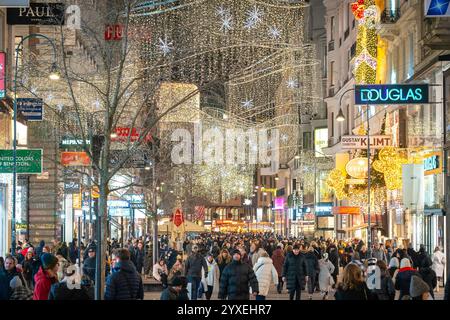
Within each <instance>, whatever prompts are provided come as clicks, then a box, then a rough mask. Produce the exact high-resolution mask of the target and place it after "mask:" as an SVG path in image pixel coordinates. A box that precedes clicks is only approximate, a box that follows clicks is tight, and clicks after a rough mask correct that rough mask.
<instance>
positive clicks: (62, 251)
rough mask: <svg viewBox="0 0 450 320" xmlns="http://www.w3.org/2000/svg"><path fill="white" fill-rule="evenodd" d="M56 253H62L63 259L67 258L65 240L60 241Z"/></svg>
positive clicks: (67, 250) (67, 252)
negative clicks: (60, 243)
mask: <svg viewBox="0 0 450 320" xmlns="http://www.w3.org/2000/svg"><path fill="white" fill-rule="evenodd" d="M56 255H62V256H63V257H64V259H66V260H69V248H68V247H67V243H65V242H63V243H62V245H61V247H60V248H59V249H58V251H57V253H56Z"/></svg>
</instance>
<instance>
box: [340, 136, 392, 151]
mask: <svg viewBox="0 0 450 320" xmlns="http://www.w3.org/2000/svg"><path fill="white" fill-rule="evenodd" d="M341 144H342V148H343V149H367V136H342V138H341ZM391 144H392V139H391V137H390V136H370V149H382V148H384V147H388V146H391Z"/></svg>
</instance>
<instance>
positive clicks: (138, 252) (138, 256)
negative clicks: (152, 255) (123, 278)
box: [133, 242, 145, 274]
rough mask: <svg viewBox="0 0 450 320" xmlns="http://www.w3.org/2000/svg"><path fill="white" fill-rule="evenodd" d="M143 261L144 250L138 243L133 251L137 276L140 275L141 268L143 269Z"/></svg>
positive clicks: (140, 243)
mask: <svg viewBox="0 0 450 320" xmlns="http://www.w3.org/2000/svg"><path fill="white" fill-rule="evenodd" d="M144 261H145V250H144V245H143V244H142V242H139V243H138V245H137V248H136V249H135V250H134V261H133V263H134V266H135V267H136V270H137V272H138V273H139V274H141V273H142V268H143V267H144Z"/></svg>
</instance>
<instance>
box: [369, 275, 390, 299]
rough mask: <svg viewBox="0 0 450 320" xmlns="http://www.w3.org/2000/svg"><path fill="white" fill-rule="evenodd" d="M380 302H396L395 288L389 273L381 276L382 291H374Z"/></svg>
mask: <svg viewBox="0 0 450 320" xmlns="http://www.w3.org/2000/svg"><path fill="white" fill-rule="evenodd" d="M372 292H373V294H375V295H376V296H377V298H378V300H394V299H395V286H394V282H393V281H392V278H391V277H390V276H389V274H388V273H384V274H381V279H380V289H374V290H373V291H372Z"/></svg>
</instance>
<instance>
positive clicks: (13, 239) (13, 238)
mask: <svg viewBox="0 0 450 320" xmlns="http://www.w3.org/2000/svg"><path fill="white" fill-rule="evenodd" d="M30 38H44V39H45V40H47V41H48V42H50V44H51V45H52V48H53V63H52V66H51V69H50V74H49V78H50V80H59V78H60V75H59V73H58V68H57V65H56V45H55V43H54V42H53V41H52V40H51V39H50V38H49V37H47V36H45V35H43V34H40V33H32V34H29V35H28V36H26V37H24V38H23V39H22V41H20V42H19V44H18V45H17V48H16V50H15V51H16V65H15V66H14V129H13V132H14V133H13V192H12V217H11V254H12V255H15V254H16V193H17V73H18V67H19V66H18V65H19V53H20V51H21V48H22V46H23V44H24V42H25V40H28V39H30Z"/></svg>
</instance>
